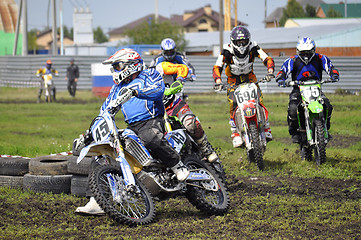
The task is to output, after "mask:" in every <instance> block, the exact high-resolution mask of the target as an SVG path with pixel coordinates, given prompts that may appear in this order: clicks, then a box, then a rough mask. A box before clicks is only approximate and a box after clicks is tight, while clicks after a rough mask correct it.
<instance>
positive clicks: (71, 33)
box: [63, 26, 73, 40]
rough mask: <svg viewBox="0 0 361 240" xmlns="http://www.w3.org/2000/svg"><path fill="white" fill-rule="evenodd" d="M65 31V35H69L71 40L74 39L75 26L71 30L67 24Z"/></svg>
mask: <svg viewBox="0 0 361 240" xmlns="http://www.w3.org/2000/svg"><path fill="white" fill-rule="evenodd" d="M63 33H64V37H68V38H70V39H71V40H73V28H71V30H69V29H68V27H67V26H64V27H63Z"/></svg>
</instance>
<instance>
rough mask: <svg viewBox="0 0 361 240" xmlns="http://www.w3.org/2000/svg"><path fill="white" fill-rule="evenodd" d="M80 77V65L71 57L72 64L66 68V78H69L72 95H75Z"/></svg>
mask: <svg viewBox="0 0 361 240" xmlns="http://www.w3.org/2000/svg"><path fill="white" fill-rule="evenodd" d="M78 78H79V68H78V65H76V64H75V63H74V59H73V58H72V59H70V65H69V66H68V68H67V69H66V77H65V80H68V91H69V94H70V96H72V97H75V92H76V85H77V82H78Z"/></svg>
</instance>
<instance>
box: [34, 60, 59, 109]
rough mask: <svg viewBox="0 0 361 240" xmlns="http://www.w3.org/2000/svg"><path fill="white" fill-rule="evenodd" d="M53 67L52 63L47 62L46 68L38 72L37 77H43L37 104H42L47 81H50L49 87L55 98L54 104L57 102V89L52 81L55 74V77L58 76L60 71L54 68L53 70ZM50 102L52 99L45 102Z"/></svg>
mask: <svg viewBox="0 0 361 240" xmlns="http://www.w3.org/2000/svg"><path fill="white" fill-rule="evenodd" d="M52 65H53V63H52V61H51V60H47V61H46V64H45V66H44V67H41V68H39V69H38V70H37V71H36V76H37V77H41V80H40V87H39V91H38V100H37V103H40V97H41V93H42V92H43V89H44V87H45V80H47V81H48V85H49V87H50V92H52V97H53V100H54V102H55V101H56V98H55V93H56V89H55V85H54V84H53V82H52V81H51V79H52V74H53V73H54V74H55V76H58V71H57V70H55V69H54V68H52ZM45 77H46V79H45ZM44 91H45V89H44ZM49 94H50V93H49ZM48 100H50V99H45V101H48Z"/></svg>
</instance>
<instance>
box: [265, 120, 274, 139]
mask: <svg viewBox="0 0 361 240" xmlns="http://www.w3.org/2000/svg"><path fill="white" fill-rule="evenodd" d="M264 135H265V136H266V140H267V142H270V141H272V139H273V137H272V133H271V128H270V126H269V122H268V120H267V121H266V123H265V126H264Z"/></svg>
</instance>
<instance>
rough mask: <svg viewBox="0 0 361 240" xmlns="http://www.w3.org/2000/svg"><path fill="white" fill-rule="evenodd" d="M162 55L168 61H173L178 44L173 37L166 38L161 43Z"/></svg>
mask: <svg viewBox="0 0 361 240" xmlns="http://www.w3.org/2000/svg"><path fill="white" fill-rule="evenodd" d="M160 48H161V49H162V55H163V57H164V59H165V60H166V61H173V60H174V58H175V55H176V44H175V42H174V40H173V39H171V38H165V39H163V41H162V42H161V43H160Z"/></svg>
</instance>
